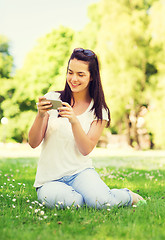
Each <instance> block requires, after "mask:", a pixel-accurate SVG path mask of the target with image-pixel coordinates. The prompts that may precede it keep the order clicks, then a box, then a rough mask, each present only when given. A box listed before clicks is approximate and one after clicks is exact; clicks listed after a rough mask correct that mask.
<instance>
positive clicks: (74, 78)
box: [72, 74, 77, 82]
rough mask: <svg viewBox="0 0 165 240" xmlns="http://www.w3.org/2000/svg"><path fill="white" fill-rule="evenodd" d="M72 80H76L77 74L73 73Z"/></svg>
mask: <svg viewBox="0 0 165 240" xmlns="http://www.w3.org/2000/svg"><path fill="white" fill-rule="evenodd" d="M72 81H74V82H77V76H76V75H75V74H74V75H73V76H72Z"/></svg>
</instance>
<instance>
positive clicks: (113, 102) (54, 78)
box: [0, 0, 165, 148]
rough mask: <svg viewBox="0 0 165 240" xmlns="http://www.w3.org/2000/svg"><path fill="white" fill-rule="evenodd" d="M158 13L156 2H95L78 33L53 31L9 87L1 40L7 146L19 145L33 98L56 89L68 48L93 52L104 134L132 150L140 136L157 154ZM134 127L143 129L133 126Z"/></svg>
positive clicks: (164, 57)
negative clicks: (107, 113) (105, 114)
mask: <svg viewBox="0 0 165 240" xmlns="http://www.w3.org/2000/svg"><path fill="white" fill-rule="evenodd" d="M164 12H165V4H164V1H161V0H146V1H143V0H135V1H127V0H119V1H115V0H110V1H109V0H101V1H100V2H98V3H95V4H92V5H91V6H90V7H89V9H88V17H89V19H90V21H89V23H88V24H87V25H86V26H85V27H84V29H83V30H82V31H80V32H73V31H72V30H71V29H68V28H65V27H62V26H61V27H60V28H59V29H56V30H52V32H50V33H49V34H47V35H46V36H43V37H42V38H41V39H39V40H38V42H37V43H36V46H35V47H34V49H32V51H31V52H30V53H29V54H28V55H27V58H26V61H25V64H24V66H23V67H22V69H20V70H19V71H17V72H16V75H15V77H14V79H13V80H11V79H10V75H11V72H12V61H13V60H12V57H11V56H10V54H9V43H8V41H7V39H6V38H5V37H2V36H1V37H0V77H1V78H0V82H1V88H0V117H2V116H6V117H8V118H10V120H11V121H12V126H10V132H11V134H9V131H8V138H10V137H12V138H13V139H15V140H16V141H22V140H27V132H26V131H27V129H28V126H29V127H30V122H31V121H30V115H28V118H29V125H27V121H25V120H24V119H25V118H26V117H25V116H26V114H27V112H29V113H30V111H33V112H34V113H35V112H36V101H37V99H38V97H39V96H40V95H44V94H45V93H46V92H48V91H51V90H61V89H63V87H64V83H65V78H66V67H67V61H68V58H69V56H70V53H71V51H72V49H73V48H75V47H83V48H88V49H92V50H94V51H95V52H96V53H97V55H98V57H99V59H100V63H101V76H102V82H103V88H104V91H105V97H106V101H107V103H108V105H109V107H110V110H111V116H112V123H111V131H112V132H113V133H120V134H127V136H128V141H129V144H130V145H132V146H135V145H136V146H137V147H139V148H140V146H141V143H140V139H141V137H142V136H143V135H148V137H149V138H150V141H151V143H150V145H151V146H153V145H154V146H155V147H158V148H163V147H164V143H165V142H164V141H165V140H164V135H165V128H164V127H163V120H164V112H165V111H164V110H165V109H164V104H163V103H164V100H165V99H164V93H165V70H164V69H165V44H164V42H165V15H164ZM24 114H25V115H24ZM18 119H19V120H20V119H22V121H21V120H20V121H18ZM141 119H143V121H144V122H143V124H142V125H141V126H140V125H139V121H140V120H141ZM24 121H25V122H24ZM17 122H19V124H20V126H21V129H20V130H19V129H17V128H19V124H17ZM20 122H21V123H20ZM23 126H24V127H23ZM19 134H20V136H19Z"/></svg>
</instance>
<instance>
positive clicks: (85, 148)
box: [72, 120, 107, 156]
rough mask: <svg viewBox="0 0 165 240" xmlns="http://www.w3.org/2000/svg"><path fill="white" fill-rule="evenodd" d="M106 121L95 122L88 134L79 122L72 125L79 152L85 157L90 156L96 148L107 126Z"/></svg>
mask: <svg viewBox="0 0 165 240" xmlns="http://www.w3.org/2000/svg"><path fill="white" fill-rule="evenodd" d="M106 122H107V121H105V120H103V121H102V122H101V120H99V121H98V122H97V121H93V123H92V124H91V127H90V130H89V132H88V133H87V134H86V133H85V132H84V130H83V129H82V127H81V124H80V122H79V121H77V122H76V123H73V124H72V131H73V135H74V138H75V141H76V144H77V147H78V149H79V151H80V152H81V153H82V154H83V155H84V156H86V155H88V154H89V153H90V152H91V151H92V150H93V148H94V147H95V146H96V144H97V142H98V140H99V138H100V136H101V133H102V131H103V129H104V127H105V125H106Z"/></svg>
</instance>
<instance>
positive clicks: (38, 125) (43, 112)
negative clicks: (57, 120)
mask: <svg viewBox="0 0 165 240" xmlns="http://www.w3.org/2000/svg"><path fill="white" fill-rule="evenodd" d="M44 100H45V97H40V98H39V102H38V113H37V116H36V118H35V121H34V123H33V125H32V127H31V129H30V131H29V138H28V142H29V145H30V146H31V147H32V148H36V147H38V146H39V145H40V143H41V142H42V140H43V138H44V136H45V132H46V129H47V124H48V119H49V115H48V113H47V111H48V110H49V109H50V107H51V106H52V105H51V103H48V102H44Z"/></svg>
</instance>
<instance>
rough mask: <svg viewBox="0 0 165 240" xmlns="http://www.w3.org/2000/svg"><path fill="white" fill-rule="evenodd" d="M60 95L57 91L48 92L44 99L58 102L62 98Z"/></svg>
mask: <svg viewBox="0 0 165 240" xmlns="http://www.w3.org/2000/svg"><path fill="white" fill-rule="evenodd" d="M60 95H61V94H60V93H59V92H56V91H51V92H48V93H46V94H45V95H44V97H46V98H47V99H52V100H57V99H59V98H60Z"/></svg>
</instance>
